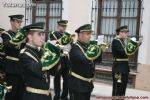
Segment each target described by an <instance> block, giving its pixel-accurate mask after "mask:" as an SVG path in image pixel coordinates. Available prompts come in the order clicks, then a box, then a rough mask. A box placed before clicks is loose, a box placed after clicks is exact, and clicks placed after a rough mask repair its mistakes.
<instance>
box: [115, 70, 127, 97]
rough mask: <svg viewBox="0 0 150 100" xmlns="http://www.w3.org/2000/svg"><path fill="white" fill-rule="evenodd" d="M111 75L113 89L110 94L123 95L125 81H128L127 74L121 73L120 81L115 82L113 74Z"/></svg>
mask: <svg viewBox="0 0 150 100" xmlns="http://www.w3.org/2000/svg"><path fill="white" fill-rule="evenodd" d="M112 76H113V90H112V96H125V92H126V88H127V83H128V74H121V83H119V82H117V79H116V78H115V74H114V73H113V74H112Z"/></svg>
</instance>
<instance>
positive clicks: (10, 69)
mask: <svg viewBox="0 0 150 100" xmlns="http://www.w3.org/2000/svg"><path fill="white" fill-rule="evenodd" d="M7 33H8V34H6V33H4V34H2V39H3V45H4V47H3V50H4V51H5V56H6V58H5V59H4V67H5V72H6V73H9V74H20V66H19V60H18V56H19V53H20V50H21V48H23V46H24V45H19V46H18V45H14V44H12V43H11V42H10V40H11V39H12V38H13V37H14V36H15V33H14V32H13V31H11V30H9V31H8V32H7ZM7 56H9V57H12V59H7ZM14 58H15V59H16V60H13V59H14Z"/></svg>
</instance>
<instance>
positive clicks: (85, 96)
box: [69, 91, 91, 100]
mask: <svg viewBox="0 0 150 100" xmlns="http://www.w3.org/2000/svg"><path fill="white" fill-rule="evenodd" d="M69 95H70V100H90V96H91V92H87V93H82V92H74V91H69Z"/></svg>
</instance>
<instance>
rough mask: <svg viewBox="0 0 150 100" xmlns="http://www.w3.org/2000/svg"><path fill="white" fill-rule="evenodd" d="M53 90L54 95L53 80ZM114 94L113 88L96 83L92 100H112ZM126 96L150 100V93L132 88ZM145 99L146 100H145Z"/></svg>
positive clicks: (128, 89)
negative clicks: (110, 97)
mask: <svg viewBox="0 0 150 100" xmlns="http://www.w3.org/2000/svg"><path fill="white" fill-rule="evenodd" d="M51 83H52V84H51V89H52V95H53V79H51ZM111 93H112V86H111V85H107V84H103V83H97V82H95V83H94V90H93V92H92V96H91V100H111V99H108V97H109V96H111ZM102 96H106V97H107V99H106V98H105V99H104V98H102ZM126 96H130V97H134V98H135V97H136V98H137V97H139V98H140V99H133V98H132V99H125V100H150V91H143V90H137V89H132V88H127V91H126ZM144 98H145V99H144Z"/></svg>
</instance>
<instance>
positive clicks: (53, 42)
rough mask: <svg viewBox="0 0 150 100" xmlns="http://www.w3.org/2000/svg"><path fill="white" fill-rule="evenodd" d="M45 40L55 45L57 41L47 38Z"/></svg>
mask: <svg viewBox="0 0 150 100" xmlns="http://www.w3.org/2000/svg"><path fill="white" fill-rule="evenodd" d="M47 42H49V43H50V44H52V45H56V43H57V41H56V40H52V41H51V40H48V41H47Z"/></svg>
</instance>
